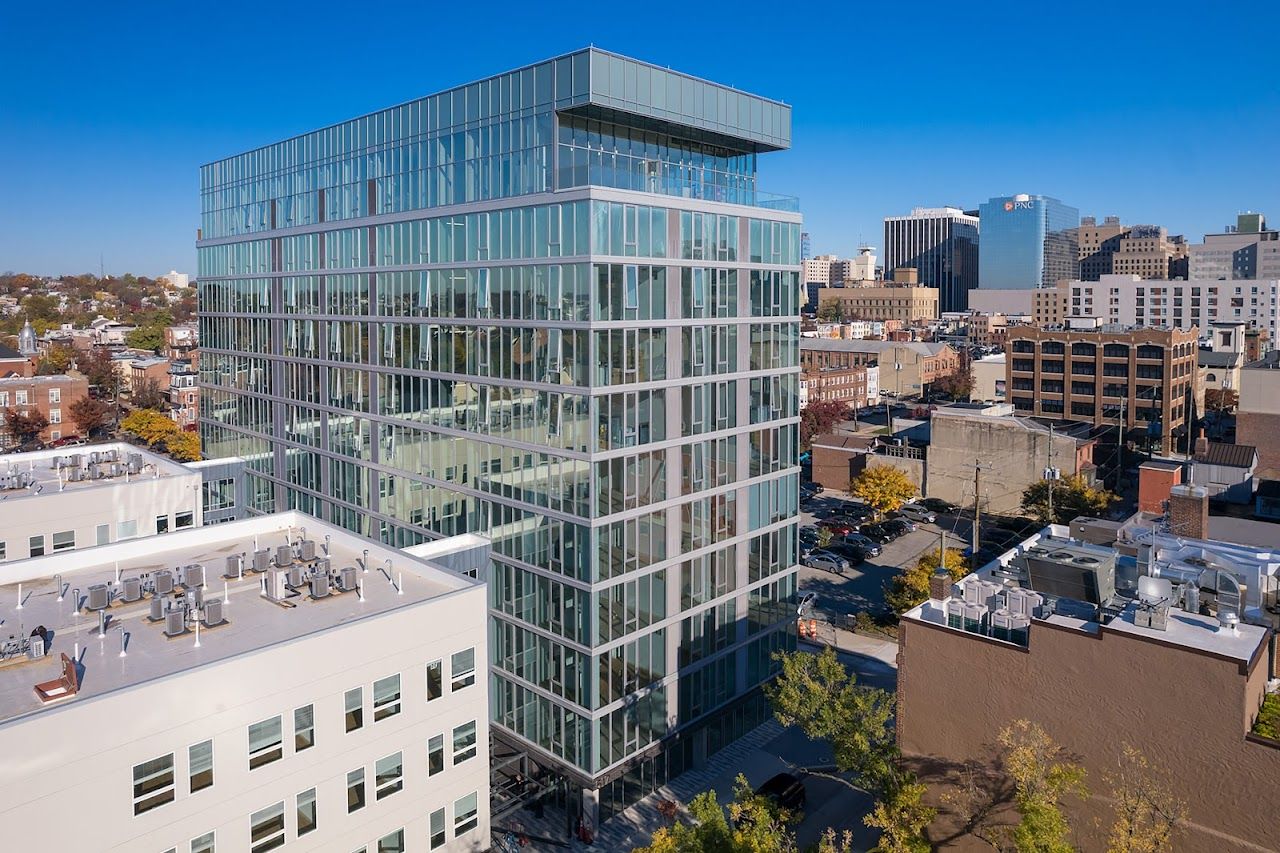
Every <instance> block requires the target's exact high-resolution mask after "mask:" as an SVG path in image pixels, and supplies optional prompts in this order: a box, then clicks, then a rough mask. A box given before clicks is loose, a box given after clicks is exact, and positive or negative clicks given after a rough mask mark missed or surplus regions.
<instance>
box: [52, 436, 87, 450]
mask: <svg viewBox="0 0 1280 853" xmlns="http://www.w3.org/2000/svg"><path fill="white" fill-rule="evenodd" d="M82 444H84V439H82V438H81V437H80V436H78V435H66V436H63V437H62V438H60V439H58V440H57V441H54V442H52V443H50V445H49V446H50V447H80V446H81V445H82Z"/></svg>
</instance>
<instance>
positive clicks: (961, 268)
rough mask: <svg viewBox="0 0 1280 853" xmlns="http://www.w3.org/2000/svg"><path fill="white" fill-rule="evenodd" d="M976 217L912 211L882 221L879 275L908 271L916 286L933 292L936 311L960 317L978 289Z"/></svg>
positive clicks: (942, 211)
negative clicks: (915, 275)
mask: <svg viewBox="0 0 1280 853" xmlns="http://www.w3.org/2000/svg"><path fill="white" fill-rule="evenodd" d="M978 223H979V219H978V217H977V216H972V215H970V214H967V213H965V212H964V211H963V210H960V209H959V208H956V207H917V208H915V209H914V210H912V211H911V214H910V215H909V216H886V217H885V220H884V270H885V278H886V279H887V278H890V277H891V276H892V274H893V271H894V270H895V269H901V268H903V267H910V268H912V269H914V270H916V271H917V272H918V273H919V279H920V284H921V285H923V286H925V287H936V288H938V310H940V311H963V310H965V309H966V308H968V307H969V291H970V290H972V289H973V288H975V287H977V286H978Z"/></svg>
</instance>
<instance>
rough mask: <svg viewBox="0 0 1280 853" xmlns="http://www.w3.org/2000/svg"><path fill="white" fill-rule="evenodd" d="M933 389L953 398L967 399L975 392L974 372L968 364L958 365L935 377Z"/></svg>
mask: <svg viewBox="0 0 1280 853" xmlns="http://www.w3.org/2000/svg"><path fill="white" fill-rule="evenodd" d="M933 390H935V391H940V392H942V393H943V394H946V395H947V396H948V397H950V398H951V399H952V400H967V399H969V397H970V395H972V394H973V372H972V370H971V369H970V368H969V367H967V366H961V367H958V368H956V369H955V370H954V371H952V372H951V373H948V374H946V375H945V376H939V377H938V378H937V379H935V380H934V381H933Z"/></svg>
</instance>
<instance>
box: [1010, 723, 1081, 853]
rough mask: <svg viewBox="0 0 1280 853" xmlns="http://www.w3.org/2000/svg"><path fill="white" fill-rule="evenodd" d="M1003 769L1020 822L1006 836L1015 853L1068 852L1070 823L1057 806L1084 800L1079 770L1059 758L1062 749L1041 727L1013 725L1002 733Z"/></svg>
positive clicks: (1070, 846)
mask: <svg viewBox="0 0 1280 853" xmlns="http://www.w3.org/2000/svg"><path fill="white" fill-rule="evenodd" d="M999 743H1000V746H1001V749H1002V751H1003V760H1004V767H1005V770H1006V771H1007V772H1008V774H1009V776H1010V777H1011V778H1012V779H1013V786H1014V797H1013V800H1014V805H1015V806H1016V808H1017V810H1018V815H1019V821H1018V823H1017V824H1016V825H1015V826H1013V827H1012V828H1011V829H1010V830H1009V832H1008V835H1009V838H1010V840H1011V841H1012V842H1013V845H1014V847H1015V849H1017V850H1018V851H1035V853H1073V851H1074V850H1075V847H1074V846H1073V845H1072V844H1071V842H1070V840H1069V837H1070V835H1071V824H1070V822H1069V821H1068V820H1067V816H1066V813H1065V812H1064V811H1063V808H1062V803H1063V800H1065V799H1066V798H1068V797H1071V796H1076V797H1080V798H1081V799H1084V798H1085V797H1087V796H1088V793H1089V791H1088V788H1087V787H1086V785H1085V771H1084V768H1083V767H1081V766H1080V765H1078V764H1075V763H1073V762H1071V761H1067V760H1066V759H1065V758H1064V757H1063V750H1062V748H1061V747H1060V746H1058V745H1057V744H1056V743H1054V742H1053V739H1052V738H1050V737H1049V735H1048V733H1047V732H1045V730H1044V729H1042V728H1041V727H1040V726H1038V725H1037V724H1035V723H1032V722H1030V721H1028V720H1017V721H1015V722H1014V723H1012V724H1011V725H1009V726H1006V727H1005V728H1004V729H1003V730H1002V731H1001V732H1000V737H999Z"/></svg>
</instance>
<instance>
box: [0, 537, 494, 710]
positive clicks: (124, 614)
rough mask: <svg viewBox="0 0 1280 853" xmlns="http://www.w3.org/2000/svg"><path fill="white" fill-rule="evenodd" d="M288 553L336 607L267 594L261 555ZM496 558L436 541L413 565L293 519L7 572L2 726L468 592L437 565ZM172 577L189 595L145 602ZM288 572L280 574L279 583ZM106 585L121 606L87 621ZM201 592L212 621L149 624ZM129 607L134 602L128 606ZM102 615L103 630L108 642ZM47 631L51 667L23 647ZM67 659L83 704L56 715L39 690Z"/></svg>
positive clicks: (78, 554)
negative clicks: (324, 583)
mask: <svg viewBox="0 0 1280 853" xmlns="http://www.w3.org/2000/svg"><path fill="white" fill-rule="evenodd" d="M304 539H305V540H307V541H310V542H312V543H314V549H315V560H302V559H300V558H299V556H298V555H299V551H301V550H302V549H301V548H299V547H298V546H300V543H301V542H302V541H303V540H304ZM288 543H292V545H293V546H295V550H294V552H293V553H294V555H295V556H294V557H293V558H292V560H291V561H290V562H291V565H292V566H293V567H295V568H298V569H299V570H301V571H302V572H303V573H304V574H307V573H311V572H313V571H323V570H324V569H325V568H327V569H328V572H327V573H326V577H331V578H332V581H333V582H331V583H329V585H328V586H329V590H328V594H327V595H324V596H323V597H319V598H317V597H314V596H313V594H312V589H311V587H310V585H309V584H308V583H306V582H305V581H304V582H303V583H302V584H300V585H297V586H295V587H292V588H287V587H284V586H280V587H275V588H274V591H275V592H276V593H277V598H276V599H273V598H269V597H266V596H264V595H263V589H264V586H267V585H269V582H270V581H271V580H272V575H274V574H275V573H276V570H275V569H274V567H273V568H271V569H269V570H268V571H267V572H265V573H261V574H260V573H256V572H253V571H251V567H252V565H253V562H254V553H255V551H258V550H263V549H266V550H267V551H268V552H269V555H270V557H271V558H272V559H274V558H275V557H276V555H277V550H276V549H277V548H278V547H279V546H282V545H286V544H288ZM487 547H488V540H486V539H484V538H483V537H479V536H474V535H464V536H455V537H451V538H448V539H442V540H437V541H434V542H428V543H425V544H423V545H419V546H416V547H415V548H413V549H412V551H413V553H409V552H406V551H400V550H397V549H395V548H391V547H389V546H384V545H380V544H379V543H376V542H371V541H369V540H366V539H363V538H361V537H358V536H356V535H355V534H353V533H350V532H348V531H345V530H342V529H339V528H337V527H333V526H331V525H329V524H326V523H324V522H321V521H319V520H317V519H315V518H312V517H310V516H307V515H304V514H302V513H296V512H288V513H280V514H277V515H271V516H259V517H256V518H251V519H246V520H244V521H235V522H230V523H227V524H218V525H212V526H208V527H201V528H194V529H191V530H185V531H180V532H176V533H168V534H164V535H162V536H152V537H148V538H145V539H133V540H128V541H124V542H118V543H115V544H112V545H104V546H101V547H97V548H88V549H82V550H77V551H66V552H61V553H58V554H54V555H50V556H46V557H38V558H34V559H30V560H22V561H18V562H14V563H8V564H6V565H5V566H4V572H3V574H0V579H3V581H4V583H3V585H0V644H2V645H4V646H7V647H8V648H6V650H5V651H6V657H5V658H4V659H3V660H0V725H3V724H5V723H8V722H10V721H13V720H16V719H18V718H21V717H24V716H26V715H29V714H35V713H39V712H41V711H43V710H45V709H46V708H52V707H54V706H56V705H60V704H63V703H79V702H83V701H86V700H87V699H91V698H92V697H94V696H100V695H103V694H107V693H110V692H112V691H116V690H123V689H127V688H131V687H135V686H137V685H140V684H143V683H145V682H148V681H151V680H154V679H159V678H164V677H166V676H172V675H176V674H179V673H184V672H187V671H189V670H191V669H192V668H194V667H198V666H204V665H206V664H211V663H215V662H218V661H224V660H226V659H228V658H233V657H236V656H237V655H243V654H247V653H252V652H254V651H256V650H259V649H263V648H265V647H268V646H271V645H275V644H278V643H283V642H287V641H291V640H296V639H299V638H301V637H305V636H308V635H311V634H316V633H319V632H323V631H326V630H329V629H332V628H337V627H340V626H343V625H345V624H349V623H351V622H353V621H354V620H361V619H369V618H374V617H376V616H378V615H380V614H384V613H388V612H391V611H394V610H399V609H401V608H405V607H413V606H417V605H420V604H423V603H424V602H427V601H431V600H434V599H440V598H444V597H447V596H450V595H452V594H454V593H459V592H463V591H466V590H468V589H471V588H473V587H475V586H476V585H478V584H480V583H481V582H480V581H476V580H473V579H471V578H469V577H467V576H465V575H463V574H460V573H458V572H455V571H451V570H449V569H446V568H443V567H441V566H439V565H433V564H432V562H431V560H432V559H435V558H444V557H446V556H447V555H450V554H456V553H459V552H465V551H475V550H477V549H487ZM232 555H236V556H238V555H244V560H245V568H244V571H243V576H242V577H241V576H239V572H235V574H236V575H237V576H235V577H231V578H226V577H224V574H225V573H226V572H227V569H228V566H227V557H228V556H232ZM322 558H327V559H328V561H329V562H328V564H327V567H326V565H325V564H324V563H322V562H318V561H320V560H321V559H322ZM194 564H199V565H201V566H203V568H204V573H203V574H204V577H203V583H198V582H196V581H195V580H194V575H191V576H186V575H184V574H182V573H180V572H179V571H178V570H179V569H180V568H182V567H186V566H190V565H194ZM348 567H350V568H353V569H354V572H348V574H347V577H348V579H352V578H353V577H354V579H355V580H356V582H357V584H358V588H357V589H352V590H349V591H348V590H344V589H342V588H341V580H342V578H341V574H342V570H343V569H345V568H348ZM163 570H169V571H173V572H174V578H173V579H174V581H175V582H177V581H180V580H181V579H182V578H183V577H184V576H185V577H189V578H190V579H191V585H190V586H187V585H185V584H183V583H180V582H178V583H175V586H174V588H173V590H172V591H171V592H163V593H156V592H154V591H151V590H149V589H148V586H149V585H154V584H156V581H157V573H158V572H162V571H163ZM287 571H288V570H287V569H285V570H283V571H281V572H280V574H281V575H282V577H281V581H282V582H283V581H284V580H286V579H287V578H286V576H287ZM131 578H138V579H139V582H140V586H141V587H142V589H141V594H140V596H138V597H133V596H132V595H130V594H129V590H127V589H126V582H127V580H128V579H131ZM100 584H106V585H109V587H110V588H111V590H112V592H113V595H112V597H111V602H110V604H109V605H108V606H106V607H105V609H103V610H101V611H94V610H90V609H89V607H90V606H91V604H95V603H100V600H101V596H102V591H101V590H98V591H97V595H98V596H99V601H98V602H93V601H91V598H92V597H93V592H92V591H91V588H92V587H95V586H97V585H100ZM161 585H162V586H164V585H165V584H161ZM197 590H199V595H200V596H201V597H202V599H203V605H204V607H203V609H201V610H196V611H189V612H188V613H187V615H186V616H185V617H183V618H181V619H180V620H178V621H179V622H180V624H179V625H177V626H174V625H169V624H168V623H167V622H166V619H164V618H161V619H159V620H153V619H152V615H153V610H152V607H153V604H152V601H153V599H160V600H161V601H163V602H165V604H166V606H171V607H172V606H175V603H177V604H182V603H184V602H185V603H191V601H192V600H193V599H194V598H195V597H196V595H197ZM19 591H21V599H19ZM77 592H78V598H77ZM133 592H134V593H137V592H138V590H134V591H133ZM130 597H133V600H132V601H127V600H125V599H126V598H130ZM213 599H217V600H220V601H221V602H222V613H221V616H222V619H223V620H224V621H222V622H221V623H220V624H216V625H212V624H210V625H206V624H203V623H202V624H201V625H200V627H199V629H198V635H197V624H196V623H197V622H200V621H201V619H200V616H201V615H205V614H208V613H209V612H210V609H209V608H208V602H209V601H210V600H213ZM77 601H78V603H79V610H78V612H77ZM19 603H21V607H19V606H18V605H19ZM179 609H181V608H179ZM99 612H101V613H104V614H105V621H106V627H105V632H104V633H103V634H102V635H100V634H99ZM209 621H210V622H212V621H213V620H209ZM37 626H42V627H43V628H44V629H45V631H46V636H47V637H48V643H47V649H46V652H45V655H44V656H43V657H40V658H36V659H34V660H31V659H29V658H28V655H27V654H25V653H22V652H18V651H17V648H16V646H17V645H20V644H22V642H23V641H24V639H28V638H30V637H31V634H32V632H33V630H35V629H36V628H37ZM175 627H176V628H177V633H176V636H169V635H168V633H167V630H166V629H167V628H169V629H170V630H172V629H174V628H175ZM197 638H198V641H199V642H198V644H197ZM389 639H390V638H389ZM122 649H123V651H124V652H125V654H124V655H123V656H122V655H121V651H122ZM64 653H65V654H66V655H67V656H68V657H69V658H72V659H74V660H75V661H77V663H78V670H79V673H80V687H79V692H78V694H76V695H75V696H74V697H72V698H67V699H63V700H60V701H55V702H52V703H48V704H46V703H45V702H42V701H41V699H40V698H39V697H38V696H37V694H36V691H35V689H34V688H35V685H36V684H37V683H41V682H46V681H49V680H51V679H56V678H57V677H58V676H59V675H60V674H61V671H62V670H61V663H60V661H61V655H62V654H64Z"/></svg>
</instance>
